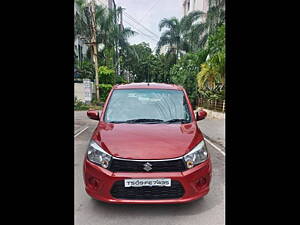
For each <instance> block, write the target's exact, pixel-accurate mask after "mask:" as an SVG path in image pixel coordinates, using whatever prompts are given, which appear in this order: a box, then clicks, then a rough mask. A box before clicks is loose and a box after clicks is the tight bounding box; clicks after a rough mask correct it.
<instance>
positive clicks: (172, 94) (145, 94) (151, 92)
mask: <svg viewBox="0 0 300 225" xmlns="http://www.w3.org/2000/svg"><path fill="white" fill-rule="evenodd" d="M104 121H105V122H110V123H189V122H191V115H190V112H189V109H188V105H187V102H186V99H185V95H184V93H183V91H178V90H163V89H126V90H114V91H113V93H112V96H111V98H110V100H109V103H108V106H107V108H106V112H105V116H104Z"/></svg>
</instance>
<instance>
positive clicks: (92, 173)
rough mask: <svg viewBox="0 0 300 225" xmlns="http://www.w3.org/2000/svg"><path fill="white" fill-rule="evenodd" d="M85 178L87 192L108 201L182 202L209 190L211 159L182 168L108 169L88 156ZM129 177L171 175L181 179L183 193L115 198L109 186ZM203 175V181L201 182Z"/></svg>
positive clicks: (170, 176) (84, 172) (178, 179)
mask: <svg viewBox="0 0 300 225" xmlns="http://www.w3.org/2000/svg"><path fill="white" fill-rule="evenodd" d="M83 170H84V171H83V174H84V182H85V190H86V192H87V193H88V194H89V195H90V196H91V197H93V198H95V199H97V200H100V201H103V202H108V203H120V204H122V203H126V204H128V203H132V204H170V203H184V202H190V201H193V200H196V199H198V198H201V197H203V196H204V195H206V194H207V193H208V192H209V185H210V180H211V171H212V169H211V161H210V159H208V160H206V161H205V162H203V163H201V164H200V165H197V166H195V167H194V168H192V169H189V170H187V171H184V172H155V173H154V172H153V173H147V172H139V173H132V172H130V173H129V172H115V173H113V172H110V171H108V170H106V169H104V168H102V167H100V166H97V165H95V164H93V163H91V162H89V161H88V160H86V159H85V160H84V168H83ZM128 178H129V179H130V178H171V179H172V180H176V181H178V182H180V183H181V185H182V186H183V188H184V195H183V196H182V197H181V198H177V199H162V200H142V199H141V200H132V199H117V198H114V197H113V196H112V195H111V188H112V186H113V184H114V183H115V182H116V181H119V180H124V179H128ZM203 178H205V179H204V180H205V181H206V182H203Z"/></svg>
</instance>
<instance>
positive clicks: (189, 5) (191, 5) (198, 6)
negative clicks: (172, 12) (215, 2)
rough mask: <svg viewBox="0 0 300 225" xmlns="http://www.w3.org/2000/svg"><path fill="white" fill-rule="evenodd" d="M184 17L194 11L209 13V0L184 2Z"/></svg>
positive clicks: (184, 0) (187, 0)
mask: <svg viewBox="0 0 300 225" xmlns="http://www.w3.org/2000/svg"><path fill="white" fill-rule="evenodd" d="M182 6H183V16H186V15H188V14H189V13H190V12H192V11H196V10H199V11H202V12H205V13H206V12H207V11H208V8H209V0H183V4H182Z"/></svg>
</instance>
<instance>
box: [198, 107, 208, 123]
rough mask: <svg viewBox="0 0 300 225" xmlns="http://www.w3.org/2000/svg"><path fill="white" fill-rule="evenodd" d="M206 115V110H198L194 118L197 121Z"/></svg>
mask: <svg viewBox="0 0 300 225" xmlns="http://www.w3.org/2000/svg"><path fill="white" fill-rule="evenodd" d="M206 116H207V112H205V111H204V110H202V109H201V110H200V111H198V112H197V114H196V120H197V121H199V120H203V119H205V117H206Z"/></svg>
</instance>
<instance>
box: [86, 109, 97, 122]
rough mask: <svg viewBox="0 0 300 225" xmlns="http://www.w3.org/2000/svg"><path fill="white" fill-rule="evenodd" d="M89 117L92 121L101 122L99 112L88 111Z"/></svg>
mask: <svg viewBox="0 0 300 225" xmlns="http://www.w3.org/2000/svg"><path fill="white" fill-rule="evenodd" d="M87 116H88V117H89V118H90V119H92V120H99V112H98V111H97V110H89V111H87Z"/></svg>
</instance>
